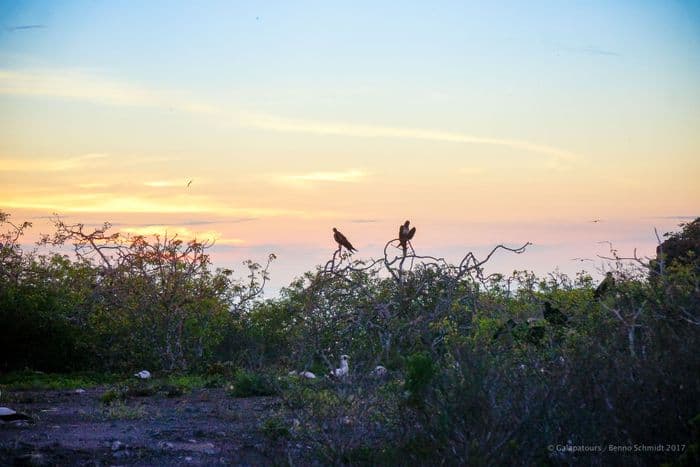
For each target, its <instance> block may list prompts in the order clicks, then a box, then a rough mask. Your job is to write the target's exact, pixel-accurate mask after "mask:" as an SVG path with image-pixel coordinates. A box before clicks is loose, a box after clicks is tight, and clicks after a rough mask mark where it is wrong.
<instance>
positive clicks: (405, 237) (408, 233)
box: [399, 221, 416, 253]
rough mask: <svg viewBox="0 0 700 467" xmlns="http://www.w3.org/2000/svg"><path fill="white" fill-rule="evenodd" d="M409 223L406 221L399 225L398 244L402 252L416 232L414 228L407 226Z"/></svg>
mask: <svg viewBox="0 0 700 467" xmlns="http://www.w3.org/2000/svg"><path fill="white" fill-rule="evenodd" d="M410 225H411V222H410V221H406V222H404V223H403V224H401V225H400V226H399V244H400V245H401V248H403V251H404V253H405V252H406V245H407V244H408V242H409V241H411V239H412V238H413V236H414V235H415V234H416V228H415V227H413V228H409V226H410Z"/></svg>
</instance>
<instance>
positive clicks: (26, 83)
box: [0, 69, 578, 162]
mask: <svg viewBox="0 0 700 467" xmlns="http://www.w3.org/2000/svg"><path fill="white" fill-rule="evenodd" d="M0 94H7V95H21V96H44V97H52V98H62V99H75V100H84V101H89V102H95V103H100V104H106V105H115V106H140V107H157V108H167V109H174V110H179V111H185V112H191V113H196V114H202V115H207V116H209V117H212V118H215V119H216V120H217V121H222V122H229V123H230V124H232V125H236V126H242V127H248V128H256V129H263V130H268V131H277V132H291V133H306V134H316V135H338V136H352V137H359V138H394V139H409V140H428V141H439V142H445V143H461V144H477V145H492V146H502V147H508V148H512V149H517V150H521V151H527V152H530V153H535V154H540V155H545V156H550V157H551V158H554V159H556V160H558V161H569V162H571V161H574V160H576V159H577V158H578V156H577V155H576V154H574V153H573V152H571V151H567V150H565V149H561V148H557V147H554V146H549V145H545V144H538V143H533V142H530V141H524V140H516V139H508V138H493V137H484V136H477V135H470V134H465V133H458V132H450V131H441V130H432V129H422V128H402V127H393V126H382V125H362V124H353V123H342V122H325V121H323V122H322V121H316V120H307V119H297V118H283V117H278V116H274V115H264V114H254V113H245V112H244V111H243V110H241V111H239V112H238V113H236V112H235V111H232V110H230V109H227V108H222V107H221V106H217V105H210V104H207V103H205V102H202V101H198V100H196V99H193V98H190V97H189V96H187V95H185V94H183V93H178V92H175V91H165V90H160V89H151V88H148V87H145V86H139V85H134V84H130V83H126V82H123V81H115V80H112V79H108V78H105V77H104V76H102V75H100V74H96V73H91V72H86V71H82V70H77V71H76V70H19V71H18V70H7V69H5V70H0Z"/></svg>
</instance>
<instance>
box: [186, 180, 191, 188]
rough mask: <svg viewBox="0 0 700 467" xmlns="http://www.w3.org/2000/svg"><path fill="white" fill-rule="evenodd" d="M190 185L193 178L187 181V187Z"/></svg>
mask: <svg viewBox="0 0 700 467" xmlns="http://www.w3.org/2000/svg"><path fill="white" fill-rule="evenodd" d="M190 185H192V180H190V181H189V182H187V188H189V187H190Z"/></svg>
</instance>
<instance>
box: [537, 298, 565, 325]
mask: <svg viewBox="0 0 700 467" xmlns="http://www.w3.org/2000/svg"><path fill="white" fill-rule="evenodd" d="M542 314H543V315H544V319H545V320H547V322H548V323H550V324H555V325H558V326H562V325H564V324H566V322H567V321H568V320H569V318H567V317H566V315H565V314H564V313H562V312H561V310H559V308H554V307H553V306H552V304H551V303H549V302H544V311H543V312H542Z"/></svg>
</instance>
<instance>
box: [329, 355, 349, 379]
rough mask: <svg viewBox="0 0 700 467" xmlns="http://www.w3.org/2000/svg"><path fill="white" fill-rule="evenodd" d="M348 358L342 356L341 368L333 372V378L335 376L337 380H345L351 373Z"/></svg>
mask: <svg viewBox="0 0 700 467" xmlns="http://www.w3.org/2000/svg"><path fill="white" fill-rule="evenodd" d="M349 358H350V357H348V356H347V355H341V356H340V368H336V369H335V370H333V371H331V376H335V377H336V378H344V377H345V376H347V375H348V373H350V367H348V359H349Z"/></svg>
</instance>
